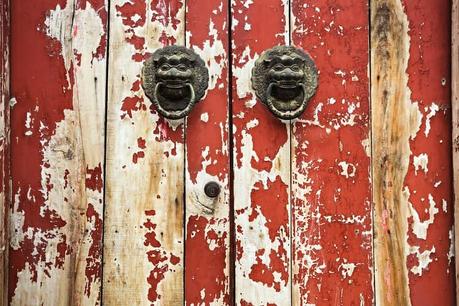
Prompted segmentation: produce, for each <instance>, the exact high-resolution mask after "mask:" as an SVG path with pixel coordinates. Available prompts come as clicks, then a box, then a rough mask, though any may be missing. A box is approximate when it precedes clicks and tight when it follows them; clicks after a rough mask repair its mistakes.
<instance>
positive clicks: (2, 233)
mask: <svg viewBox="0 0 459 306" xmlns="http://www.w3.org/2000/svg"><path fill="white" fill-rule="evenodd" d="M9 35H10V20H9V1H7V0H4V1H2V2H1V3H0V50H1V53H0V80H1V81H0V306H3V305H5V306H6V305H7V304H8V206H9V129H10V123H9V108H10V107H9V100H10V94H9V90H10V82H9V77H10V76H9V70H10V69H9Z"/></svg>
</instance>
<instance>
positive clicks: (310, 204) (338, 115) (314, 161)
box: [291, 0, 373, 305]
mask: <svg viewBox="0 0 459 306" xmlns="http://www.w3.org/2000/svg"><path fill="white" fill-rule="evenodd" d="M291 10H292V21H291V24H292V33H291V36H292V43H293V44H294V45H296V46H298V47H300V48H302V49H304V50H305V51H306V52H309V53H310V55H311V56H312V58H313V59H314V61H315V63H316V65H317V68H318V70H319V85H318V89H317V93H316V95H315V96H314V97H313V98H312V99H311V101H310V102H309V105H308V108H307V109H306V111H305V113H304V114H303V115H302V116H301V117H300V118H299V119H298V120H296V121H295V122H293V124H292V220H293V221H292V232H293V233H292V253H293V254H292V258H293V263H292V267H293V268H292V269H293V271H292V273H293V276H292V278H293V292H292V295H293V298H292V299H293V305H372V303H373V289H372V277H373V275H372V212H371V186H370V152H369V150H370V148H369V146H370V140H369V137H370V126H369V125H370V123H369V90H368V88H369V80H368V53H369V50H368V49H369V47H368V4H367V1H362V0H338V1H333V2H332V3H331V2H330V1H313V3H311V2H310V1H303V0H292V8H291Z"/></svg>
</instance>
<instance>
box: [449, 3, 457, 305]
mask: <svg viewBox="0 0 459 306" xmlns="http://www.w3.org/2000/svg"><path fill="white" fill-rule="evenodd" d="M452 2H453V3H452V8H451V36H452V37H451V93H452V97H451V104H452V105H451V109H452V130H453V135H452V141H453V143H452V153H453V176H454V204H453V206H454V219H455V220H459V0H453V1H452ZM454 228H455V231H454V239H455V245H459V222H455V223H454ZM454 251H455V252H454V257H455V262H456V264H455V268H456V275H455V280H456V304H458V303H459V260H457V254H459V248H457V247H456V248H455V250H454Z"/></svg>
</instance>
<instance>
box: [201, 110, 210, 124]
mask: <svg viewBox="0 0 459 306" xmlns="http://www.w3.org/2000/svg"><path fill="white" fill-rule="evenodd" d="M201 121H202V122H206V123H207V122H209V113H207V112H206V113H202V114H201Z"/></svg>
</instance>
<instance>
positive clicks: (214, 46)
mask: <svg viewBox="0 0 459 306" xmlns="http://www.w3.org/2000/svg"><path fill="white" fill-rule="evenodd" d="M220 33H222V32H220ZM218 34H219V31H218V29H216V28H215V24H214V23H213V22H212V20H210V22H209V37H210V39H208V40H206V41H205V42H204V43H203V46H202V48H199V47H197V46H193V49H194V50H195V51H196V53H197V54H199V55H200V56H201V58H202V59H203V60H204V62H205V63H206V64H207V68H208V69H209V90H212V89H214V88H216V86H217V83H218V82H219V81H220V82H221V81H222V72H223V69H224V68H225V67H226V66H227V63H228V60H227V55H226V49H225V46H224V45H223V42H222V41H221V40H220V39H219V38H218ZM190 37H191V33H190V32H187V40H189V39H190ZM188 45H190V43H189V42H188ZM209 90H208V91H209ZM208 91H207V92H208Z"/></svg>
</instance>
